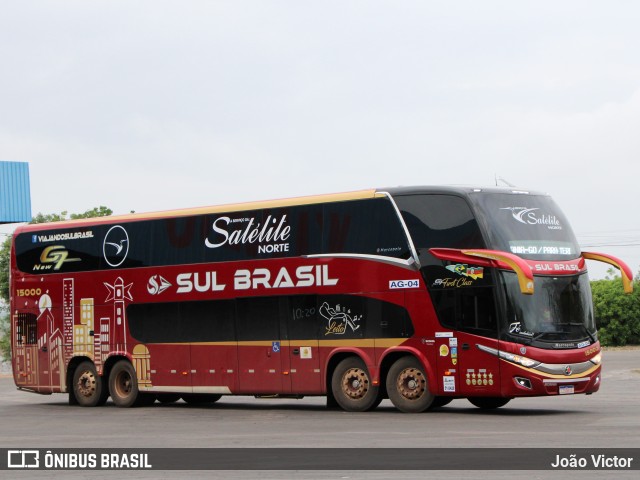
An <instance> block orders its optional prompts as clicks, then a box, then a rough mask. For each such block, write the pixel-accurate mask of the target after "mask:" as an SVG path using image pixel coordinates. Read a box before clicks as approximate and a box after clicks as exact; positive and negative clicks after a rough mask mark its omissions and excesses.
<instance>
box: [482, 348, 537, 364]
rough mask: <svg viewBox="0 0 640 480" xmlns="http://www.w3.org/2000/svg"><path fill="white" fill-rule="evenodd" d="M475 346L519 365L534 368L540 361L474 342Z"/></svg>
mask: <svg viewBox="0 0 640 480" xmlns="http://www.w3.org/2000/svg"><path fill="white" fill-rule="evenodd" d="M476 347H477V348H478V350H482V351H483V352H486V353H490V354H491V355H496V356H497V357H499V358H501V359H503V360H506V361H507V362H511V363H515V364H516V365H521V366H523V367H526V368H536V367H537V366H538V365H540V362H538V361H536V360H531V359H530V358H527V357H523V356H522V355H514V354H513V353H507V352H503V351H502V350H498V349H495V348H491V347H485V346H484V345H479V344H476Z"/></svg>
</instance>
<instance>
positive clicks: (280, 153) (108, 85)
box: [0, 0, 640, 277]
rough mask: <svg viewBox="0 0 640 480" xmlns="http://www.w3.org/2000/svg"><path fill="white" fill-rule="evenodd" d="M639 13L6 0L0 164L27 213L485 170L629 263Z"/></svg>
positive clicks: (572, 5) (149, 207)
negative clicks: (27, 179)
mask: <svg viewBox="0 0 640 480" xmlns="http://www.w3.org/2000/svg"><path fill="white" fill-rule="evenodd" d="M639 19H640V2H637V1H632V0H629V1H615V0H610V1H607V2H604V1H585V0H579V1H578V0H576V1H560V2H557V1H554V2H552V1H541V0H537V1H512V0H511V1H491V0H483V1H460V0H458V1H440V2H433V1H426V0H416V1H398V0H396V1H384V2H383V1H372V0H366V1H365V0H362V1H348V0H341V1H322V2H319V1H314V2H312V1H302V0H300V1H294V0H288V1H268V0H256V1H243V0H233V1H215V0H209V1H204V0H203V1H188V0H182V1H171V2H168V1H158V0H154V1H135V2H130V1H86V0H78V1H64V0H57V1H29V0H21V1H12V2H4V3H3V6H2V14H1V15H0V65H1V66H2V67H1V68H2V74H1V75H0V160H8V161H24V162H29V164H30V175H31V188H32V190H31V195H32V210H33V213H34V214H36V213H37V212H43V213H52V212H60V211H62V210H67V211H70V212H82V211H85V210H88V209H91V208H93V207H96V206H99V205H105V206H108V207H110V208H111V209H112V210H114V212H115V213H127V212H129V211H131V210H135V211H136V212H147V211H155V210H165V209H173V208H180V207H194V206H203V205H212V204H220V203H231V202H238V201H250V200H264V199H271V198H281V197H290V196H298V195H309V194H317V193H332V192H340V191H347V190H356V189H362V188H370V187H388V186H398V185H427V184H436V185H440V184H473V185H481V186H482V185H495V183H496V178H504V179H506V180H507V181H508V182H510V183H512V184H514V185H517V186H518V187H521V188H527V189H536V190H543V191H546V192H549V193H550V194H551V195H552V196H553V197H554V198H555V199H556V201H557V202H558V203H559V205H560V206H561V208H562V209H563V210H564V212H565V214H566V215H567V216H568V217H569V219H570V221H571V222H572V225H573V228H574V230H575V232H576V234H577V235H578V239H579V241H580V243H581V244H582V245H583V247H584V249H585V250H595V251H598V250H600V251H605V252H609V253H612V254H614V255H618V256H620V257H621V258H623V259H624V260H626V261H627V262H628V263H629V264H630V266H631V267H632V269H633V270H634V272H637V271H638V270H639V269H640V215H638V214H637V212H635V210H634V207H635V206H637V204H638V193H637V192H638V184H639V183H640V181H639V179H638V177H639V173H640V166H639V165H638V161H639V160H640V154H639V153H640V48H639V47H640V28H638V21H639ZM5 228H6V227H5ZM622 244H624V245H627V246H618V245H622ZM589 265H590V271H591V272H592V277H593V276H599V275H602V274H603V272H604V271H605V269H598V268H597V267H596V264H592V263H590V264H589Z"/></svg>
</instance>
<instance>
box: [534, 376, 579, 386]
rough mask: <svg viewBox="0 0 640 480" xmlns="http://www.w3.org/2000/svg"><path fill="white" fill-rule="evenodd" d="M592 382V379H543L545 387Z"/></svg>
mask: <svg viewBox="0 0 640 480" xmlns="http://www.w3.org/2000/svg"><path fill="white" fill-rule="evenodd" d="M590 380H591V377H587V378H558V379H555V380H554V379H552V378H543V379H542V383H544V384H545V385H554V384H556V383H582V382H588V381H590Z"/></svg>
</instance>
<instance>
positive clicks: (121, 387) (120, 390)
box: [109, 360, 139, 407]
mask: <svg viewBox="0 0 640 480" xmlns="http://www.w3.org/2000/svg"><path fill="white" fill-rule="evenodd" d="M109 392H110V393H111V399H112V400H113V403H115V404H116V405H117V406H118V407H133V406H134V405H136V404H137V401H138V397H139V392H138V379H137V377H136V371H135V369H134V368H133V365H131V364H130V363H129V362H127V361H126V360H120V361H119V362H118V363H116V364H115V365H114V366H113V368H112V369H111V374H110V375H109Z"/></svg>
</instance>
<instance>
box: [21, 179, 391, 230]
mask: <svg viewBox="0 0 640 480" xmlns="http://www.w3.org/2000/svg"><path fill="white" fill-rule="evenodd" d="M384 196H385V195H384V194H383V193H378V192H376V190H375V189H368V190H356V191H353V192H344V193H330V194H325V195H309V196H305V197H291V198H282V199H277V200H263V201H257V202H244V203H230V204H226V205H212V206H207V207H195V208H184V209H179V210H164V211H160V212H150V213H131V214H126V215H113V216H108V217H100V218H87V219H79V220H69V221H65V222H56V223H54V224H51V228H58V227H64V226H67V225H69V224H71V225H74V226H75V225H79V224H82V223H92V224H93V223H96V224H97V223H117V222H120V221H133V220H149V219H155V218H173V217H187V216H191V215H206V214H212V213H233V212H245V211H248V210H260V209H265V208H283V207H296V206H301V205H315V204H318V203H330V202H345V201H349V200H365V199H369V198H377V197H384ZM43 228H44V227H43V226H42V225H37V226H34V227H32V228H29V227H27V228H25V231H31V230H42V229H43Z"/></svg>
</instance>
